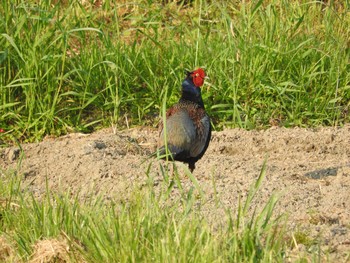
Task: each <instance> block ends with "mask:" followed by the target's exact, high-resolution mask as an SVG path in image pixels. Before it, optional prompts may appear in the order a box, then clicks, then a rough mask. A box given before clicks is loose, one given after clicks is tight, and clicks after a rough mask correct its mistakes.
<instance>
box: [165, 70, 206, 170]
mask: <svg viewBox="0 0 350 263" xmlns="http://www.w3.org/2000/svg"><path fill="white" fill-rule="evenodd" d="M204 78H205V73H204V71H203V70H202V69H198V70H195V71H193V72H189V73H187V77H186V79H185V80H184V81H183V83H182V95H181V99H180V100H179V102H178V103H177V104H175V105H174V106H172V107H171V108H169V109H168V110H167V112H166V125H164V124H163V122H161V123H160V125H159V131H160V134H159V140H158V149H159V152H160V154H163V155H164V154H165V139H166V141H167V147H168V150H169V152H170V153H171V155H172V158H173V159H174V160H177V161H181V162H184V163H188V164H189V168H190V170H191V171H193V170H194V168H195V163H196V162H197V161H198V160H199V159H200V158H201V157H202V156H203V155H204V153H205V151H206V150H207V148H208V145H209V141H210V138H211V126H210V119H209V116H208V115H207V114H206V112H205V109H204V104H203V100H202V96H201V90H200V86H202V85H203V83H204ZM164 127H166V134H164V131H165V129H164Z"/></svg>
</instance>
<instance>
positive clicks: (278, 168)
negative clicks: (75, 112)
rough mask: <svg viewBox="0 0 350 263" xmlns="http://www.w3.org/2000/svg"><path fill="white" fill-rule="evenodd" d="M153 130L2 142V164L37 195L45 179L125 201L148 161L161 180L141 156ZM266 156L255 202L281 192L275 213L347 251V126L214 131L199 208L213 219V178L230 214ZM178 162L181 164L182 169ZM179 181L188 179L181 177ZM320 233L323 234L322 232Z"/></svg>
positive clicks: (217, 213)
mask: <svg viewBox="0 0 350 263" xmlns="http://www.w3.org/2000/svg"><path fill="white" fill-rule="evenodd" d="M156 138H157V131H155V130H153V129H149V128H138V129H132V130H128V131H122V132H118V133H117V134H113V133H112V131H111V130H102V131H99V132H97V133H94V134H89V135H83V134H70V135H67V136H64V137H61V138H57V139H52V138H47V139H45V140H44V141H43V142H41V143H36V144H26V145H22V147H23V150H24V152H23V154H22V153H21V151H20V150H19V149H18V148H15V147H14V148H7V149H3V150H2V151H1V152H0V165H1V167H4V168H5V169H18V167H19V171H20V172H22V173H24V175H25V180H24V181H25V182H24V184H25V185H26V186H27V187H28V188H29V189H30V190H31V191H33V193H34V194H35V195H37V196H40V195H41V194H42V193H44V192H45V189H46V180H47V181H48V184H49V187H50V188H51V189H54V190H55V191H56V190H57V191H67V189H68V188H69V189H70V190H72V191H73V192H77V191H80V194H81V195H82V196H84V195H85V196H86V198H89V196H90V195H91V193H92V191H93V193H96V194H97V193H100V194H102V195H104V197H105V198H106V199H113V200H118V199H125V198H127V197H128V195H129V194H131V193H132V192H133V190H134V189H135V188H139V187H142V186H143V185H145V182H146V179H147V176H146V170H147V167H148V165H149V164H150V163H152V165H151V167H152V168H151V175H152V176H154V178H155V182H154V184H155V187H157V185H158V183H159V181H161V180H162V177H161V176H160V169H159V166H160V164H164V162H163V161H156V160H155V159H154V158H150V159H148V158H147V156H148V155H149V154H150V153H152V151H154V149H155V145H156ZM265 158H267V177H266V179H265V181H264V182H263V185H262V188H261V189H260V191H259V194H258V198H257V200H255V203H254V206H256V207H262V206H263V205H264V204H266V202H267V200H268V198H270V197H271V195H272V193H279V194H281V197H280V201H279V202H278V205H277V207H276V212H277V213H286V214H287V215H288V218H289V221H288V222H289V224H290V228H291V229H293V230H294V231H299V232H303V233H304V232H305V233H306V234H307V235H308V236H310V237H312V238H314V239H320V242H321V245H322V246H325V249H327V250H328V251H331V252H335V253H336V254H337V255H340V256H344V255H343V253H346V252H349V251H350V125H347V126H345V127H342V128H320V129H302V128H293V129H286V128H271V129H268V130H262V131H246V130H242V129H232V130H225V131H222V132H214V133H213V138H212V141H211V143H210V146H209V148H208V151H207V153H206V154H205V155H204V157H203V158H202V159H201V160H200V161H198V162H197V165H196V166H197V168H196V170H195V171H194V176H195V177H196V178H197V179H198V181H199V184H200V186H201V187H202V189H203V191H204V193H205V196H206V197H207V198H208V200H207V202H205V204H204V205H203V207H202V211H203V212H204V213H205V214H206V216H207V218H209V219H212V221H215V220H216V218H220V217H222V213H224V211H223V210H222V209H221V210H220V209H216V205H215V201H214V197H213V196H214V187H213V180H212V179H214V180H215V183H216V189H217V192H218V196H219V199H220V200H221V204H222V206H224V207H226V208H229V209H230V210H231V211H233V212H235V211H236V209H237V205H238V199H239V197H245V196H246V194H247V192H248V189H249V187H250V185H251V184H252V183H254V181H255V180H256V179H257V177H258V175H259V173H260V169H261V167H262V164H263V162H264V160H265ZM183 169H184V165H183V164H180V163H179V171H180V174H184V173H182V171H183ZM181 181H182V184H183V185H184V187H185V188H186V187H190V186H191V185H192V182H191V181H190V180H189V179H188V178H187V177H186V176H183V177H181ZM320 237H322V238H320Z"/></svg>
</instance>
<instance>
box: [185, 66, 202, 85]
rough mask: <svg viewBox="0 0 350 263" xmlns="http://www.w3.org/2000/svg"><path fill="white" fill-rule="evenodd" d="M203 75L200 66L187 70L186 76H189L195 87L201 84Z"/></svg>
mask: <svg viewBox="0 0 350 263" xmlns="http://www.w3.org/2000/svg"><path fill="white" fill-rule="evenodd" d="M205 77H206V75H205V72H204V70H203V69H202V68H198V69H196V70H194V71H192V72H187V78H190V79H191V80H192V82H193V84H194V85H195V86H196V87H201V86H203V84H204V79H205Z"/></svg>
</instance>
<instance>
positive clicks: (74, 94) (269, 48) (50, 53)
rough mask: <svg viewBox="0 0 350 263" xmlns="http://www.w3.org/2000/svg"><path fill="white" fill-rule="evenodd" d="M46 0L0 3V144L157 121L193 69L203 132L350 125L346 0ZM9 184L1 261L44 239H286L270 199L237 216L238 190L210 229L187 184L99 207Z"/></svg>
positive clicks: (137, 254) (239, 248)
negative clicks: (184, 188)
mask: <svg viewBox="0 0 350 263" xmlns="http://www.w3.org/2000/svg"><path fill="white" fill-rule="evenodd" d="M37 2H39V4H38V3H37ZM55 2H58V1H49V0H46V1H9V0H2V1H1V5H0V31H1V32H0V33H1V36H0V144H1V145H8V144H12V143H18V142H21V143H22V142H32V141H40V140H41V139H42V138H43V137H44V136H47V135H54V136H58V135H62V134H66V133H68V132H72V131H82V132H91V131H93V130H96V129H99V128H101V127H106V126H111V125H112V126H114V127H116V128H117V129H122V128H125V127H130V126H135V125H151V126H156V125H157V122H158V121H157V117H158V116H159V114H160V113H161V110H162V105H163V102H164V101H165V102H166V103H167V105H171V104H172V103H174V102H176V101H177V99H178V96H179V91H180V84H181V81H182V79H183V77H184V73H183V72H184V70H185V69H188V70H190V69H193V68H195V67H198V66H203V67H205V69H206V71H207V74H208V75H209V78H210V79H209V80H208V81H207V82H206V85H205V86H204V88H203V96H204V101H205V104H206V107H207V111H208V113H209V115H210V116H211V117H212V122H213V126H214V128H215V129H221V128H222V127H242V128H246V129H253V128H261V127H262V128H264V127H269V126H271V125H280V126H286V127H290V126H319V125H342V124H343V123H345V122H349V120H350V114H349V105H350V103H349V101H350V16H349V11H350V3H349V1H348V0H346V1H333V0H330V1H328V3H327V4H325V3H323V2H320V1H301V0H300V1H287V0H271V1H236V2H235V3H230V1H213V2H212V1H204V0H203V1H199V0H197V1H179V2H178V3H177V2H176V1H163V2H161V1H142V0H136V1H123V3H119V4H115V1H108V0H107V1H100V2H99V1H96V3H95V4H92V3H89V1H62V2H60V3H55ZM5 174H7V175H5ZM263 177H264V170H263V171H262V174H261V177H260V179H261V180H262V178H263ZM13 178H17V179H13ZM150 180H152V176H151V175H150ZM261 180H258V181H257V184H256V185H253V186H252V189H251V193H250V195H249V196H251V198H253V197H254V193H255V192H256V191H257V189H258V188H259V186H260V184H261ZM20 181H21V178H20V176H19V177H18V176H15V175H14V174H12V173H10V174H9V173H8V172H6V173H2V175H1V180H0V244H2V243H4V244H5V243H6V242H8V243H6V244H8V245H6V246H5V245H3V246H0V249H3V251H1V250H0V252H3V253H0V254H2V255H6V253H7V254H9V255H10V256H9V257H7V258H6V259H4V258H1V256H0V261H1V260H3V259H4V260H8V261H10V262H12V261H18V260H23V261H26V260H28V259H30V258H33V257H34V258H35V255H33V251H35V249H33V245H34V244H35V243H36V242H37V241H39V240H45V239H48V238H56V239H57V240H59V241H61V242H63V244H64V245H63V247H67V246H68V247H69V252H67V251H66V252H64V251H65V250H64V249H63V250H64V251H63V252H62V255H63V256H61V257H62V258H63V259H67V258H66V257H68V259H69V260H71V261H77V262H82V261H88V262H113V261H119V262H125V261H128V262H140V261H145V262H165V261H168V262H178V261H179V262H260V261H262V262H273V261H276V262H281V261H283V260H285V259H286V257H287V255H286V251H287V250H288V248H290V247H292V246H293V237H290V236H288V235H286V233H284V231H283V222H281V221H274V220H272V219H271V214H272V210H273V207H274V204H275V202H276V200H275V199H271V201H270V202H269V203H267V204H266V208H265V210H263V211H260V212H258V213H257V215H256V216H255V217H253V218H250V217H248V216H247V210H248V208H249V205H250V200H249V198H248V199H247V200H244V201H242V207H241V209H240V210H239V211H237V215H236V214H235V215H232V214H230V213H227V220H228V222H229V224H228V225H227V227H225V228H223V229H215V230H213V229H212V228H211V226H210V225H209V224H208V222H207V221H206V220H205V219H204V218H201V217H200V215H199V214H200V213H196V211H195V209H194V208H193V204H194V203H195V202H202V201H203V200H205V197H203V196H202V197H198V196H197V194H194V193H197V192H198V191H199V189H193V191H190V192H188V193H183V195H182V197H181V198H179V199H178V200H174V201H172V202H171V204H169V202H167V200H168V197H169V196H168V192H169V191H168V189H164V192H161V193H157V194H156V193H155V192H154V190H153V189H152V187H149V188H147V191H144V192H137V193H135V196H136V197H135V200H130V202H128V203H126V204H106V203H105V202H104V201H102V200H98V197H96V198H97V200H93V201H91V202H89V201H88V200H87V201H86V202H81V200H79V196H76V197H73V198H72V197H71V196H69V194H67V195H65V196H59V195H56V194H55V193H51V192H50V191H49V190H48V191H47V196H46V198H43V199H41V200H38V199H36V198H34V197H33V196H31V195H30V194H28V193H27V192H26V191H22V188H21V187H20ZM150 185H151V184H150ZM166 187H169V185H166V186H164V188H166ZM171 187H172V185H171ZM213 187H215V185H213ZM202 199H203V200H202ZM218 202H219V201H218ZM218 205H219V204H218ZM13 250H15V251H16V252H14V253H12V251H13ZM56 256H57V255H56ZM57 257H59V256H57ZM315 260H317V258H315ZM301 261H302V259H301Z"/></svg>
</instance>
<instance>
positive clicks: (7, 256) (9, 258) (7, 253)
mask: <svg viewBox="0 0 350 263" xmlns="http://www.w3.org/2000/svg"><path fill="white" fill-rule="evenodd" d="M15 258H16V255H15V250H14V248H13V247H12V246H11V244H10V243H9V242H8V241H7V240H6V239H5V238H4V237H2V236H0V262H17V261H16V260H15Z"/></svg>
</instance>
